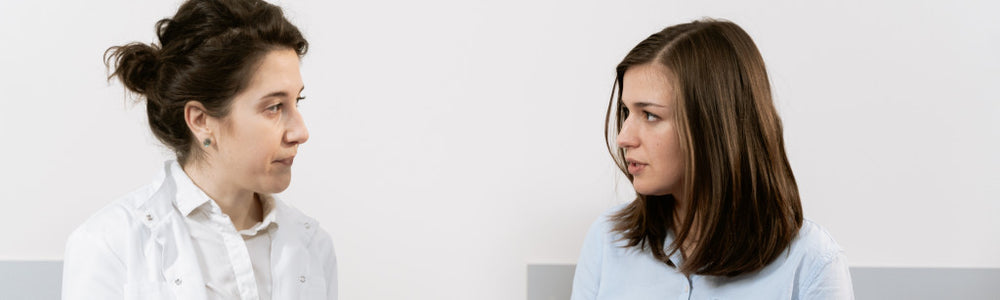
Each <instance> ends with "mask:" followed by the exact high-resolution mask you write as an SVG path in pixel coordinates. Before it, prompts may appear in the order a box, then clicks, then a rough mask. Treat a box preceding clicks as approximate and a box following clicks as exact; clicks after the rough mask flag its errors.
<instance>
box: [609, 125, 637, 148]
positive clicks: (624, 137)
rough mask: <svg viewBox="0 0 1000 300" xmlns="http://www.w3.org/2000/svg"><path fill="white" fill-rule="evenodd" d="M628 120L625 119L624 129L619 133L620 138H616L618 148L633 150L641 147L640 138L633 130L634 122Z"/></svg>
mask: <svg viewBox="0 0 1000 300" xmlns="http://www.w3.org/2000/svg"><path fill="white" fill-rule="evenodd" d="M628 120H629V119H625V122H622V128H621V129H620V130H619V131H618V136H617V137H616V138H615V142H616V143H617V144H618V148H622V149H633V148H636V147H638V146H639V138H638V137H637V136H636V134H635V130H634V129H632V125H631V124H632V122H629V121H628Z"/></svg>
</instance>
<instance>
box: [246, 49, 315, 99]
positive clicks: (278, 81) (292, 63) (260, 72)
mask: <svg viewBox="0 0 1000 300" xmlns="http://www.w3.org/2000/svg"><path fill="white" fill-rule="evenodd" d="M300 88H302V75H301V74H300V72H299V56H298V54H296V53H295V51H294V50H288V49H282V50H273V51H270V52H268V53H267V54H265V55H264V57H263V58H261V61H260V63H259V66H257V68H256V69H255V70H254V72H253V74H252V75H251V78H250V82H249V83H248V85H247V87H246V88H245V89H244V91H243V92H242V93H241V94H242V95H240V96H246V97H252V98H259V97H261V96H263V95H267V94H270V93H273V92H282V91H283V92H286V93H289V94H290V95H296V94H298V92H299V89H300ZM240 96H237V97H238V98H240Z"/></svg>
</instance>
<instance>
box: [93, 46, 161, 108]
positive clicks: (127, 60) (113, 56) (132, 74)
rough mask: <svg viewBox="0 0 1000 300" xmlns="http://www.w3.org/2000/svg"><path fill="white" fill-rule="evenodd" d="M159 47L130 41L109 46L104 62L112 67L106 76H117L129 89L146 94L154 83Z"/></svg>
mask: <svg viewBox="0 0 1000 300" xmlns="http://www.w3.org/2000/svg"><path fill="white" fill-rule="evenodd" d="M159 52H160V49H159V48H158V47H156V46H155V45H152V46H151V45H147V44H144V43H130V44H127V45H124V46H115V47H111V48H109V49H108V51H106V52H105V53H104V61H105V64H107V65H109V66H111V65H113V66H115V67H114V70H115V71H114V73H111V74H110V75H109V76H108V79H110V78H112V77H118V79H119V80H121V82H122V84H124V85H125V87H126V88H128V89H129V90H131V91H133V92H136V93H138V94H142V95H144V96H147V95H146V94H147V92H149V91H150V90H152V89H153V85H155V84H156V77H157V67H158V65H159V60H158V59H157V55H159Z"/></svg>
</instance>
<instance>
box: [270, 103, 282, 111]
mask: <svg viewBox="0 0 1000 300" xmlns="http://www.w3.org/2000/svg"><path fill="white" fill-rule="evenodd" d="M282 105H283V104H281V103H278V104H275V105H271V106H268V107H267V111H270V112H277V111H278V110H280V109H281V106H282Z"/></svg>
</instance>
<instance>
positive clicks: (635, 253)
mask: <svg viewBox="0 0 1000 300" xmlns="http://www.w3.org/2000/svg"><path fill="white" fill-rule="evenodd" d="M622 207H624V206H618V207H616V208H614V209H612V210H611V211H609V212H607V213H605V214H604V215H602V216H601V217H600V218H598V219H597V221H595V222H594V224H593V225H591V227H590V231H589V232H588V233H587V238H586V240H584V243H583V249H582V250H581V251H580V261H579V262H578V263H577V265H576V274H575V276H574V278H573V296H572V298H571V299H572V300H591V299H602V300H603V299H671V300H673V299H677V300H681V299H854V291H853V288H852V286H851V274H850V273H849V271H848V266H847V259H846V258H845V257H844V251H843V250H842V249H841V248H840V246H838V245H837V242H836V241H834V240H833V238H832V237H831V236H830V234H829V233H827V232H826V230H824V229H823V228H822V227H820V226H819V225H817V224H816V223H813V222H812V221H810V220H805V221H804V222H803V223H802V228H800V229H799V234H798V235H797V236H796V237H795V239H793V240H792V243H791V244H790V245H789V246H788V249H787V250H786V251H785V252H784V253H782V254H781V255H780V256H778V257H777V258H775V260H774V261H772V262H771V264H769V265H767V266H766V267H764V269H761V270H760V271H757V272H754V273H749V274H743V275H740V276H736V277H732V278H728V277H722V276H703V275H691V276H685V275H684V274H682V273H680V272H679V271H678V270H677V269H675V268H673V267H671V266H668V265H667V264H665V263H663V262H660V261H658V260H656V259H655V258H653V253H652V252H651V251H649V249H648V248H647V249H646V250H645V251H639V250H638V249H637V248H635V247H631V248H624V247H622V246H624V245H625V243H626V241H624V240H621V235H620V234H618V233H617V232H612V230H611V229H612V228H613V225H614V224H613V223H612V221H610V220H609V219H608V217H609V216H610V215H611V214H613V213H614V212H617V211H618V210H619V209H621V208H622ZM673 239H674V237H673V234H672V233H671V234H669V235H668V236H667V237H666V243H665V245H669V244H670V243H671V242H673ZM734 247H738V246H737V245H734ZM670 260H671V261H673V262H674V263H676V264H678V265H680V264H683V260H682V256H681V254H680V252H679V251H678V252H674V254H673V255H671V256H670Z"/></svg>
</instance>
